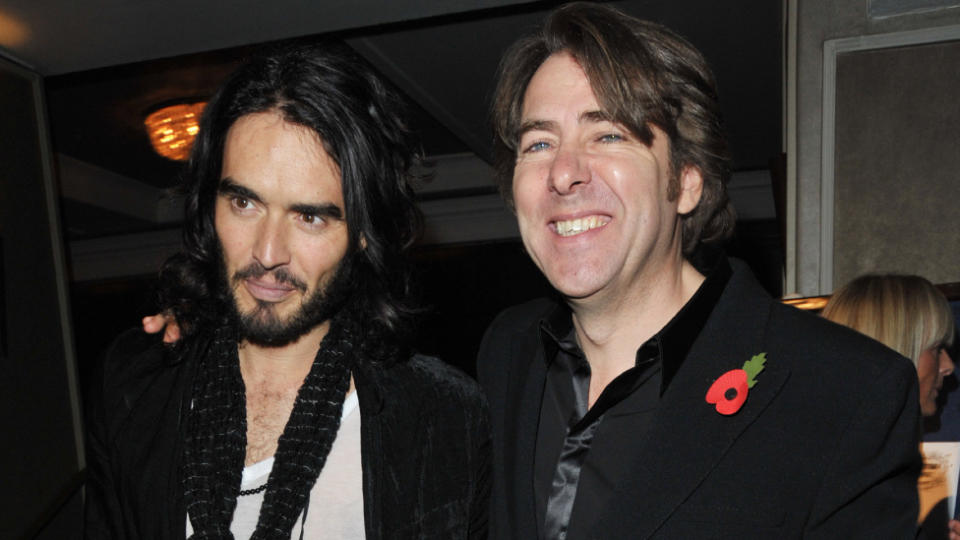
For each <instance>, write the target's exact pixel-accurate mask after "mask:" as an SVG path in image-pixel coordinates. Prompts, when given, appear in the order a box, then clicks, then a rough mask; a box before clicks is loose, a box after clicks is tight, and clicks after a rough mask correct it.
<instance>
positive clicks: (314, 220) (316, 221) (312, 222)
mask: <svg viewBox="0 0 960 540" xmlns="http://www.w3.org/2000/svg"><path fill="white" fill-rule="evenodd" d="M300 221H302V222H303V223H304V224H305V225H308V226H310V227H319V226H321V225H323V224H324V223H325V221H324V219H323V218H322V217H321V216H318V215H316V214H300Z"/></svg>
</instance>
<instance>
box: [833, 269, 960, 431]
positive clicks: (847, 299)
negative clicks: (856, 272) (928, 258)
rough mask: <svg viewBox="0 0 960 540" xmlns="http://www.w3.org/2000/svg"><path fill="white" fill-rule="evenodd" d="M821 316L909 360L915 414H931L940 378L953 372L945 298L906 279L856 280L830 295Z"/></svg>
mask: <svg viewBox="0 0 960 540" xmlns="http://www.w3.org/2000/svg"><path fill="white" fill-rule="evenodd" d="M823 316H824V317H826V318H827V319H829V320H831V321H833V322H836V323H839V324H842V325H844V326H849V327H850V328H853V329H854V330H856V331H858V332H860V333H862V334H866V335H867V336H870V337H872V338H873V339H875V340H877V341H879V342H880V343H883V344H884V345H886V346H887V347H890V348H891V349H893V350H895V351H897V352H898V353H900V354H902V355H903V356H905V357H907V358H909V359H910V360H912V361H913V364H914V365H915V366H916V368H917V377H918V379H919V383H920V410H921V411H922V412H923V415H924V416H933V415H935V414H936V412H937V396H938V395H939V393H940V390H941V388H942V387H943V379H944V377H946V376H948V375H950V374H951V373H953V369H954V364H953V359H952V358H951V357H950V353H949V348H950V346H951V345H952V344H953V339H954V322H953V313H952V312H951V311H950V305H949V304H947V299H946V298H945V297H944V296H943V294H941V293H940V291H939V290H937V288H936V287H934V286H933V284H932V283H930V282H929V281H927V280H926V279H924V278H922V277H920V276H910V275H896V274H889V275H865V276H860V277H858V278H856V279H854V280H853V281H851V282H850V283H848V284H847V285H845V286H844V287H842V288H840V289H839V290H837V291H836V292H835V293H834V294H833V297H831V298H830V301H829V302H828V303H827V305H826V306H825V307H824V308H823Z"/></svg>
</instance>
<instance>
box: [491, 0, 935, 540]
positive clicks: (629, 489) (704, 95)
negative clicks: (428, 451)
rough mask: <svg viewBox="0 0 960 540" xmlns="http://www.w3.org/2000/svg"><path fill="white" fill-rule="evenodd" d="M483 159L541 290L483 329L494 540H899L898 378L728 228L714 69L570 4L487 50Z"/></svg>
mask: <svg viewBox="0 0 960 540" xmlns="http://www.w3.org/2000/svg"><path fill="white" fill-rule="evenodd" d="M493 117H494V124H495V128H496V130H497V135H498V150H499V153H498V163H497V168H498V173H499V177H500V181H501V187H502V192H503V194H504V196H505V197H506V198H507V200H508V202H510V203H512V205H513V207H514V208H515V210H516V214H517V219H518V222H519V225H520V233H521V236H522V238H523V244H524V246H525V247H526V250H527V252H528V253H529V255H530V257H531V258H532V259H533V261H534V263H535V264H536V265H537V266H538V267H539V268H540V270H541V271H542V272H543V273H544V275H545V276H546V277H547V279H548V280H549V281H550V283H551V284H552V285H553V287H554V288H555V289H556V291H557V293H558V296H559V298H558V299H557V300H538V301H534V302H530V303H527V304H524V305H521V306H517V307H514V308H510V309H508V310H506V311H505V312H504V313H502V314H501V315H500V316H499V317H498V318H497V320H495V321H494V323H493V324H492V325H491V327H490V329H489V330H488V331H487V334H486V336H485V338H484V342H483V344H482V346H481V351H480V357H479V360H478V374H479V378H480V382H481V385H482V386H483V387H484V390H485V391H486V392H487V397H488V399H489V401H490V408H491V423H492V426H493V441H494V444H493V449H494V474H493V476H494V485H493V506H492V510H491V511H492V515H491V531H492V536H493V537H494V538H523V539H530V538H545V539H564V538H566V539H571V540H572V539H581V538H600V539H608V538H609V539H621V538H631V539H635V538H685V539H686V538H799V537H804V538H861V537H862V538H910V537H912V535H913V533H914V528H915V522H916V518H917V500H916V483H915V482H916V477H917V473H918V471H919V467H920V458H919V454H918V452H917V420H918V411H917V399H916V393H917V390H916V380H915V379H916V377H915V376H914V375H913V374H912V373H911V368H910V364H909V363H908V362H906V361H905V360H904V359H902V358H898V357H897V356H896V355H895V354H893V353H892V352H891V351H889V350H887V349H885V348H883V347H882V346H880V345H878V344H877V343H874V342H871V341H869V340H865V339H863V338H862V337H861V336H858V335H856V334H854V333H851V332H849V331H846V330H844V329H842V328H839V327H837V326H834V325H832V324H830V323H827V322H825V321H822V320H820V319H818V318H817V317H814V316H812V315H809V314H805V313H802V312H799V311H797V310H794V309H792V308H787V307H784V306H782V305H780V304H779V303H777V302H775V301H773V300H772V299H771V298H769V296H767V295H766V294H765V293H764V292H763V290H762V289H761V288H760V287H759V285H758V284H757V283H756V281H755V280H754V279H753V277H752V276H751V275H750V273H749V271H748V270H747V269H746V268H745V267H744V266H743V265H742V264H740V263H737V262H735V261H733V262H728V261H727V260H726V259H725V258H724V257H723V256H722V253H721V252H720V250H719V248H718V247H717V244H719V243H720V242H721V241H722V240H723V239H725V238H726V237H727V236H728V235H729V233H730V231H731V229H732V227H733V221H734V220H733V212H732V209H731V208H730V205H729V203H728V200H727V196H726V192H725V184H726V182H727V180H728V177H729V169H730V165H729V160H728V158H727V148H726V143H725V141H724V139H723V135H722V133H721V121H720V117H719V105H718V102H717V94H716V90H715V85H714V81H713V77H712V75H711V73H710V70H709V68H708V67H707V65H706V62H705V61H704V59H703V57H702V56H701V54H700V53H699V52H698V51H696V49H694V48H693V47H692V46H691V45H690V44H689V43H687V42H686V41H685V40H683V39H682V38H680V37H679V36H677V35H676V34H674V33H673V32H671V31H669V30H667V29H666V28H663V27H661V26H659V25H656V24H653V23H649V22H645V21H640V20H637V19H634V18H631V17H629V16H627V15H625V14H623V13H620V12H618V11H616V10H614V9H612V8H609V7H606V6H602V5H595V4H579V3H578V4H571V5H567V6H564V7H562V8H560V9H558V10H557V11H555V12H554V13H553V14H552V15H551V16H550V17H549V18H548V19H547V21H546V23H545V24H544V27H543V28H542V30H541V31H540V32H539V33H537V34H536V35H533V36H531V37H529V38H525V39H523V40H521V41H520V42H518V43H517V44H516V45H515V46H514V47H513V48H512V49H511V50H510V51H508V52H507V54H506V56H505V58H504V60H503V62H502V63H501V71H500V78H499V82H498V88H497V93H496V96H495V103H494V114H493Z"/></svg>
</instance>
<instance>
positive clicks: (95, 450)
mask: <svg viewBox="0 0 960 540" xmlns="http://www.w3.org/2000/svg"><path fill="white" fill-rule="evenodd" d="M109 356H110V353H109V351H108V352H107V353H106V354H105V355H104V356H103V358H101V359H100V361H99V362H98V363H97V368H96V373H95V374H94V377H93V384H91V387H90V390H89V391H88V392H87V395H88V399H87V407H86V427H87V437H86V449H87V476H86V484H85V491H86V493H85V503H84V514H85V515H84V538H85V539H87V540H95V539H108V538H122V533H121V532H120V526H119V513H120V502H119V498H118V496H117V493H116V491H115V483H114V479H113V477H112V473H111V470H110V459H109V450H108V449H109V435H108V433H107V431H108V429H107V419H106V407H105V404H104V402H105V400H106V396H105V394H104V392H105V390H106V385H105V384H104V372H105V371H106V370H105V369H104V366H105V364H106V363H107V362H108V357H109Z"/></svg>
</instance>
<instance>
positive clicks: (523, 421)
mask: <svg viewBox="0 0 960 540" xmlns="http://www.w3.org/2000/svg"><path fill="white" fill-rule="evenodd" d="M554 306H555V303H553V302H552V301H546V300H543V301H535V302H530V303H527V304H524V305H521V306H517V307H514V308H511V309H508V310H507V311H505V312H503V313H502V314H501V315H500V316H499V317H498V318H497V320H495V321H494V323H493V324H492V325H491V326H490V329H489V330H488V331H487V334H486V336H485V337H484V341H483V344H482V345H481V349H480V355H479V361H478V362H479V365H478V375H479V380H480V383H481V386H483V388H484V390H485V391H486V392H487V398H488V400H489V402H490V421H491V426H492V429H493V448H494V469H493V475H494V480H493V495H492V501H493V504H492V508H491V515H490V535H491V538H498V539H499V538H504V539H506V538H511V539H513V538H515V539H523V540H529V539H535V538H538V537H539V535H540V531H539V529H540V528H541V524H538V523H537V522H536V512H535V510H534V499H533V497H534V495H533V462H534V452H535V448H536V433H537V419H538V417H539V412H540V403H541V398H542V396H543V388H544V381H545V377H546V363H545V362H544V358H543V350H542V347H541V346H540V340H539V337H538V327H539V320H540V319H541V318H542V317H544V316H545V315H546V314H547V313H549V312H550V311H551V310H552V309H553V307H554ZM761 352H765V353H766V356H767V362H766V368H765V369H764V370H763V371H762V372H761V373H760V374H759V375H758V377H757V382H756V386H754V387H753V388H750V389H749V392H748V395H747V399H746V402H745V403H744V404H743V406H742V408H741V409H740V410H739V412H737V413H736V414H734V415H732V416H724V415H722V414H719V413H718V412H717V411H716V410H715V407H714V405H711V404H708V403H707V402H706V394H707V390H708V389H709V388H710V387H711V385H712V383H713V382H714V381H715V380H716V379H717V378H719V377H720V376H721V375H722V374H724V373H725V372H727V371H729V370H732V369H738V368H740V367H741V366H742V365H743V363H744V362H745V361H746V360H749V359H750V358H751V357H752V356H753V355H755V354H758V353H761ZM918 421H919V403H918V398H917V374H916V371H915V369H914V368H913V366H912V365H911V363H910V362H909V361H908V360H906V359H905V358H903V357H901V356H899V355H897V354H896V353H894V352H893V351H891V350H890V349H887V348H886V347H884V346H882V345H880V344H879V343H877V342H875V341H872V340H869V339H867V338H865V337H863V336H861V335H859V334H857V333H855V332H853V331H852V330H849V329H847V328H842V327H840V326H837V325H835V324H833V323H830V322H827V321H825V320H822V319H820V318H819V317H816V316H815V315H811V314H809V313H804V312H801V311H799V310H797V309H794V308H791V307H786V306H784V305H782V304H780V303H779V302H776V301H774V300H772V299H771V298H770V297H769V296H768V295H767V294H766V293H765V292H764V291H763V290H762V289H761V288H760V286H759V285H758V284H757V283H756V281H755V280H754V279H753V276H752V275H751V274H750V272H749V270H748V269H747V268H746V266H745V265H743V264H742V263H740V264H736V263H735V264H734V272H733V275H732V276H731V278H730V281H729V282H728V284H727V286H726V288H725V289H724V292H723V294H722V296H721V298H720V300H719V301H718V303H717V305H716V307H715V308H714V310H713V312H712V313H711V315H710V317H709V319H708V321H707V323H706V325H705V326H704V328H703V330H702V332H701V333H700V335H699V336H698V337H697V339H696V340H695V341H694V343H693V345H692V347H691V349H690V352H689V354H688V355H687V357H686V359H685V360H684V362H683V364H682V365H681V366H680V368H679V370H678V371H677V373H676V375H675V376H674V378H673V379H672V381H671V382H670V385H669V386H668V387H667V388H666V390H665V392H664V394H663V396H662V398H661V401H660V405H659V408H658V410H657V412H656V416H655V418H654V420H653V424H652V425H651V427H650V429H649V431H648V432H647V436H645V437H642V438H639V437H635V436H632V434H631V433H612V434H605V435H604V436H614V437H618V444H619V446H620V448H621V449H622V451H623V452H624V453H626V454H627V455H632V456H634V458H633V459H632V464H631V466H630V467H629V469H628V470H624V471H623V472H622V475H621V476H620V477H619V479H618V481H617V482H616V484H615V485H611V486H610V489H609V491H608V492H607V493H606V494H605V499H604V501H603V507H604V508H605V509H606V510H605V511H604V512H601V513H598V514H597V515H583V512H578V509H577V506H576V503H575V504H574V507H573V512H572V515H571V520H570V528H569V530H568V533H567V539H568V540H581V539H585V538H598V539H622V538H623V539H625V538H629V539H631V540H632V539H646V538H664V539H674V538H683V539H686V538H696V539H700V538H710V539H713V538H736V539H750V538H765V539H766V538H777V539H779V538H801V537H802V538H807V539H810V538H821V539H830V540H832V539H838V538H844V539H847V538H896V539H901V538H902V539H906V538H912V537H913V535H914V532H915V527H916V518H917V512H918V508H917V506H918V505H917V490H916V480H917V474H918V473H919V470H920V465H921V462H920V455H919V452H918V449H917V438H918V433H919V432H918ZM600 429H601V432H602V429H603V427H602V425H601V427H600Z"/></svg>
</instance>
